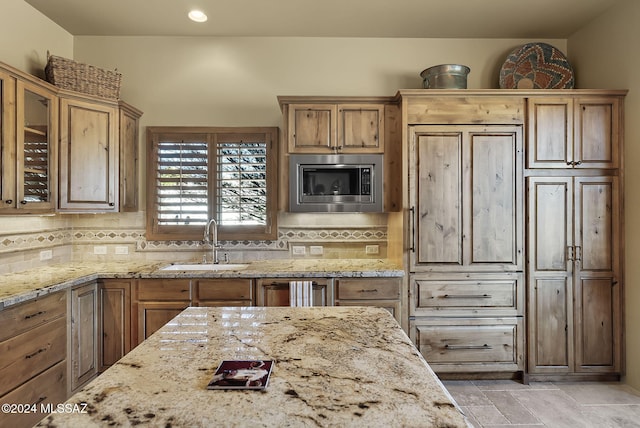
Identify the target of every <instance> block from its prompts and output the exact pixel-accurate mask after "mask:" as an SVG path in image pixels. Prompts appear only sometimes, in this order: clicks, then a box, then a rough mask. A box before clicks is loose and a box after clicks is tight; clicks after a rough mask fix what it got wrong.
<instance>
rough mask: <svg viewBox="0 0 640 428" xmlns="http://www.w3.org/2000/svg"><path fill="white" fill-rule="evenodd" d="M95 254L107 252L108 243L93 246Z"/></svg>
mask: <svg viewBox="0 0 640 428" xmlns="http://www.w3.org/2000/svg"><path fill="white" fill-rule="evenodd" d="M93 254H107V246H106V245H95V246H94V247H93Z"/></svg>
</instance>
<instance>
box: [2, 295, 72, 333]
mask: <svg viewBox="0 0 640 428" xmlns="http://www.w3.org/2000/svg"><path fill="white" fill-rule="evenodd" d="M66 314H67V293H66V292H64V291H60V292H57V293H52V294H46V295H44V296H43V297H39V298H37V299H34V300H30V301H28V302H25V303H22V304H20V305H17V306H14V307H9V308H7V309H4V310H2V311H0V325H1V326H2V328H1V329H0V341H2V340H6V339H8V338H10V337H13V336H16V335H18V334H21V333H24V332H26V331H29V330H31V329H32V328H34V327H37V326H39V325H42V324H46V323H48V322H50V321H53V320H55V319H57V318H60V317H66Z"/></svg>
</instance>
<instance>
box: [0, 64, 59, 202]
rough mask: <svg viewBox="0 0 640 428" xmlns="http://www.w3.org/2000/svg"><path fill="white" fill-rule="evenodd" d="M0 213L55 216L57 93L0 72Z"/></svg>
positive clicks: (6, 72)
mask: <svg viewBox="0 0 640 428" xmlns="http://www.w3.org/2000/svg"><path fill="white" fill-rule="evenodd" d="M0 97H1V98H2V100H1V104H0V108H1V109H2V116H1V119H0V128H1V133H2V134H1V136H2V141H3V144H2V150H1V152H0V166H1V169H2V172H1V177H0V180H1V183H0V184H1V186H0V192H1V195H0V196H1V201H0V213H3V214H18V213H25V214H29V213H43V212H53V211H54V209H55V195H56V184H57V180H56V174H57V168H56V160H57V156H56V140H57V130H58V127H57V120H58V106H57V98H56V96H55V93H54V92H53V91H52V90H50V89H49V88H48V87H47V86H46V85H44V84H43V85H39V84H37V83H35V82H32V81H30V80H27V79H23V78H21V77H20V76H16V75H14V74H12V73H10V72H8V71H3V70H1V69H0Z"/></svg>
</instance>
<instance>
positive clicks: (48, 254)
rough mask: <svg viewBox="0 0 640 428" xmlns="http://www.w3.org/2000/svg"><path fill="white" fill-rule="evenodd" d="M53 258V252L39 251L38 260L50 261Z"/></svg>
mask: <svg viewBox="0 0 640 428" xmlns="http://www.w3.org/2000/svg"><path fill="white" fill-rule="evenodd" d="M52 258H53V251H51V250H43V251H40V260H51V259H52Z"/></svg>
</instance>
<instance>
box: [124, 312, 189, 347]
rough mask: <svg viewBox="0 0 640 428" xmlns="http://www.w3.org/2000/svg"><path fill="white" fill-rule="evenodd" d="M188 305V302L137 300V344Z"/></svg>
mask: <svg viewBox="0 0 640 428" xmlns="http://www.w3.org/2000/svg"><path fill="white" fill-rule="evenodd" d="M187 307H189V302H139V303H138V304H137V312H138V337H137V342H136V343H137V344H139V343H141V342H142V341H143V340H145V339H147V338H148V337H149V336H151V335H152V334H153V333H155V332H156V331H158V330H159V329H160V327H162V326H164V325H165V324H166V323H168V322H169V321H171V320H172V319H173V318H175V317H176V315H178V314H179V313H180V312H182V311H183V310H185V309H186V308H187Z"/></svg>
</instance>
